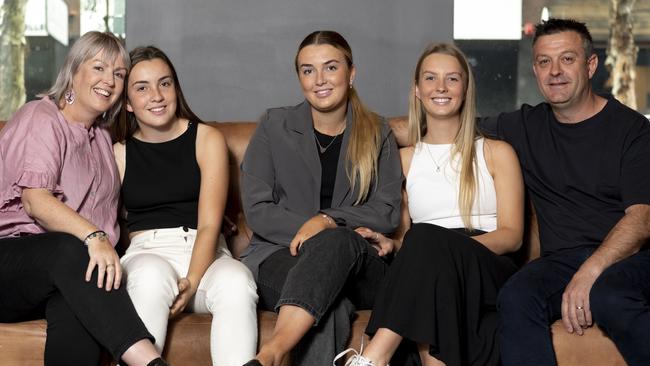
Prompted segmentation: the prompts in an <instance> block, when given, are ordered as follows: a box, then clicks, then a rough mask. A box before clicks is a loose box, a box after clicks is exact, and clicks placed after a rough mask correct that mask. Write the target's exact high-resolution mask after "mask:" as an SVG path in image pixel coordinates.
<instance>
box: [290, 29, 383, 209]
mask: <svg viewBox="0 0 650 366" xmlns="http://www.w3.org/2000/svg"><path fill="white" fill-rule="evenodd" d="M323 44H324V45H330V46H333V47H334V48H336V49H338V50H339V51H341V53H343V56H344V57H345V61H346V63H347V65H348V67H349V68H351V67H352V66H353V65H354V62H353V61H352V49H351V48H350V45H349V44H348V42H347V41H346V40H345V38H343V36H342V35H340V34H339V33H337V32H335V31H331V30H320V31H315V32H312V33H310V34H309V35H308V36H307V37H305V39H303V40H302V42H301V43H300V46H299V47H298V52H296V58H295V60H294V65H295V68H296V72H298V54H299V53H300V51H301V50H302V49H303V48H305V47H307V46H310V45H323ZM348 103H350V106H351V107H352V129H351V131H350V140H349V141H350V142H349V144H348V150H347V152H346V159H347V160H348V161H349V162H350V164H349V165H347V167H346V173H347V176H348V179H349V181H350V186H351V187H352V189H353V190H354V188H355V186H356V185H357V184H358V185H359V195H358V196H357V199H356V201H355V204H358V203H360V202H363V201H364V200H365V199H366V198H367V197H368V194H369V193H370V186H371V185H372V183H373V180H374V178H375V177H376V176H377V170H378V167H377V160H378V158H379V151H380V149H381V125H380V123H379V116H377V114H375V113H374V112H372V111H370V110H369V109H368V108H367V107H366V106H365V105H364V104H363V103H362V102H361V99H359V95H358V94H357V91H356V90H355V89H354V86H350V90H349V92H348Z"/></svg>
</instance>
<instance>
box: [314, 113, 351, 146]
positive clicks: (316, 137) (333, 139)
mask: <svg viewBox="0 0 650 366" xmlns="http://www.w3.org/2000/svg"><path fill="white" fill-rule="evenodd" d="M343 130H345V121H343V126H342V127H341V130H340V131H339V133H337V134H336V135H334V138H332V140H331V141H330V142H329V144H327V146H323V145H321V143H320V140H319V139H318V134H317V133H316V128H314V138H315V139H316V145H318V151H320V153H321V154H324V153H325V151H327V149H329V148H330V146H332V145H333V144H334V141H336V138H337V137H339V136H340V135H341V134H342V133H343ZM323 135H325V134H323Z"/></svg>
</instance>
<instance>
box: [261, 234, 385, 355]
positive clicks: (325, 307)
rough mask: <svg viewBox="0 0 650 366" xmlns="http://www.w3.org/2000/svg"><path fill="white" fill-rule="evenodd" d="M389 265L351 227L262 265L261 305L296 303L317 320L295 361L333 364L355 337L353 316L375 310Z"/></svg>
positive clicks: (276, 255)
mask: <svg viewBox="0 0 650 366" xmlns="http://www.w3.org/2000/svg"><path fill="white" fill-rule="evenodd" d="M387 269H388V263H387V261H386V260H384V259H383V258H381V257H379V256H378V255H377V251H376V250H375V249H374V248H372V247H371V246H370V245H369V244H368V242H367V241H366V240H365V239H363V238H362V237H361V236H360V235H359V234H357V233H356V232H354V231H353V230H350V229H348V228H336V229H327V230H324V231H322V232H320V233H318V234H317V235H315V236H314V237H312V238H310V239H309V240H307V241H305V243H304V244H303V245H302V247H301V248H300V252H299V254H298V255H297V256H296V257H293V256H291V254H290V253H289V249H288V248H283V249H282V250H279V251H277V252H275V253H273V254H272V255H271V256H269V258H267V259H266V260H265V261H264V262H263V263H262V264H261V265H260V267H259V276H258V282H257V286H258V291H259V295H260V301H259V307H260V308H262V309H265V310H276V311H277V310H279V308H280V307H281V306H282V305H296V306H299V307H301V308H303V309H305V310H306V311H307V312H309V313H310V314H311V315H312V316H313V317H314V319H315V324H314V327H313V328H312V330H311V331H310V332H308V333H307V334H306V335H305V337H303V339H302V340H301V342H300V343H299V344H298V346H296V348H295V349H294V351H293V354H292V364H294V365H330V364H331V363H332V360H333V359H334V356H336V354H337V353H338V352H340V351H342V350H343V348H344V347H345V344H346V343H347V341H348V338H349V336H350V326H351V316H352V315H353V312H354V311H355V310H356V309H358V310H362V309H371V308H372V306H373V302H374V298H375V294H376V293H377V290H378V288H379V284H380V283H381V280H382V279H383V277H384V275H385V273H386V271H387Z"/></svg>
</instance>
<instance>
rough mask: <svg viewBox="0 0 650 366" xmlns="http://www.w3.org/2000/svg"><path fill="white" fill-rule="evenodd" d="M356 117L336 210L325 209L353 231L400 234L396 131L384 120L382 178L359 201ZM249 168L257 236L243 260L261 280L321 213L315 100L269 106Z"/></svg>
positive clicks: (249, 211) (249, 208) (341, 166)
mask: <svg viewBox="0 0 650 366" xmlns="http://www.w3.org/2000/svg"><path fill="white" fill-rule="evenodd" d="M351 113H352V112H351V110H350V109H348V115H351ZM350 119H351V118H349V119H348V122H347V123H348V128H346V129H345V132H344V134H343V142H342V145H341V153H340V154H339V162H338V168H337V171H336V181H335V184H334V194H333V197H332V207H331V208H328V209H325V210H322V212H324V213H327V214H328V215H330V216H331V217H333V218H334V219H335V220H336V221H337V222H338V223H339V225H343V226H346V227H349V228H352V229H354V228H357V227H360V226H365V227H369V228H371V229H373V230H375V231H378V232H382V233H390V232H393V231H394V230H395V229H396V228H397V226H398V224H399V219H400V204H401V198H402V197H401V187H402V181H403V177H402V169H401V166H400V159H399V152H398V150H397V144H396V143H395V138H394V136H393V134H392V130H391V129H390V127H389V126H388V124H387V123H386V121H384V120H383V119H382V126H381V138H382V146H381V153H380V156H379V165H378V179H376V181H375V182H373V185H372V186H371V190H370V194H369V195H368V199H367V200H366V201H365V202H363V203H361V204H358V205H356V206H353V203H354V201H355V200H356V197H357V195H358V189H357V188H355V190H354V191H352V190H351V187H350V182H349V180H348V178H347V174H346V164H347V161H346V151H347V146H348V140H349V131H350V128H349V127H350V122H349V120H350ZM241 171H242V180H241V195H242V203H243V206H244V214H245V215H246V220H247V222H248V225H249V226H250V228H251V229H252V231H253V233H254V234H253V237H252V238H251V242H250V245H249V246H248V248H247V249H246V250H245V251H244V253H243V254H242V261H243V262H244V263H245V264H246V265H247V266H248V267H249V268H250V269H251V271H252V272H253V274H254V275H255V278H257V273H258V267H259V265H260V264H261V263H262V262H263V261H264V260H265V259H266V258H267V257H268V256H269V255H271V254H272V253H273V252H275V251H277V250H279V249H281V248H283V247H288V246H289V243H290V242H291V240H292V239H293V237H294V235H295V234H296V232H297V231H298V229H300V227H301V226H302V224H303V223H305V222H306V221H307V220H309V219H310V218H311V217H313V216H314V215H316V214H317V213H318V212H319V211H321V210H320V188H321V164H320V159H319V157H318V151H317V148H316V143H315V141H314V132H313V122H312V117H311V107H310V105H309V103H307V102H306V101H305V102H303V103H301V104H299V105H297V106H293V107H283V108H273V109H269V110H268V111H267V113H266V114H265V115H264V116H263V117H262V119H261V121H260V123H259V125H258V126H257V129H256V130H255V133H254V134H253V137H252V138H251V141H250V144H249V145H248V149H247V150H246V154H245V155H244V160H243V162H242V165H241Z"/></svg>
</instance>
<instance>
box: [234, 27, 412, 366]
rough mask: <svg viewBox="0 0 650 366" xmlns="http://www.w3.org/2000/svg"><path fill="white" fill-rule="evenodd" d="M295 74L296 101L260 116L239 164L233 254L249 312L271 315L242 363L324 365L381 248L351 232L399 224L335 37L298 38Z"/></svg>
mask: <svg viewBox="0 0 650 366" xmlns="http://www.w3.org/2000/svg"><path fill="white" fill-rule="evenodd" d="M295 67H296V71H297V73H298V78H299V81H300V85H301V87H302V90H303V93H304V95H305V99H306V100H305V101H304V102H303V103H301V104H299V105H297V106H294V107H284V108H273V109H270V110H268V112H267V113H266V115H265V116H264V117H263V118H262V120H261V122H260V124H259V125H258V127H257V130H256V131H255V134H254V135H253V138H252V139H251V142H250V144H249V146H248V150H247V151H246V155H245V157H244V161H243V163H242V167H241V169H242V202H243V205H244V212H245V214H246V218H247V221H248V224H249V226H250V227H251V228H252V230H253V232H254V235H253V237H252V239H251V243H250V246H249V247H248V249H247V251H246V252H245V253H244V254H243V255H242V258H243V261H244V263H245V264H246V265H247V266H249V268H250V269H251V270H252V271H253V273H254V274H255V276H256V279H257V283H258V291H259V294H260V305H259V306H260V307H262V308H265V309H269V310H276V311H279V316H278V321H277V323H276V327H275V330H274V333H273V337H272V339H271V340H270V341H269V342H268V343H266V344H265V345H264V346H263V347H262V349H261V350H260V352H259V353H258V354H257V356H256V359H255V360H252V361H250V362H249V363H247V365H264V366H272V365H278V364H279V363H280V362H281V361H282V359H283V358H284V356H285V355H286V354H287V353H288V352H289V351H291V350H292V349H293V350H294V352H293V355H292V361H293V362H292V363H293V364H295V365H326V364H329V362H331V360H332V359H333V358H334V356H335V355H336V353H337V352H338V351H340V350H342V349H343V348H344V346H345V343H346V342H347V340H348V337H349V334H350V317H351V315H352V312H353V311H354V310H355V308H356V309H364V308H366V309H369V308H371V307H372V305H373V299H374V295H375V293H376V290H377V287H378V284H379V282H380V281H381V279H382V278H383V276H384V273H385V272H386V269H387V266H388V262H387V260H386V255H387V254H390V253H391V252H392V250H393V248H392V247H380V246H377V245H375V246H374V247H373V243H375V242H374V241H373V240H372V238H370V241H367V240H366V239H364V238H362V237H361V235H360V234H358V233H357V232H355V231H354V230H355V229H356V228H358V227H369V228H372V229H373V230H374V231H376V232H380V233H386V234H388V233H391V232H392V231H394V230H395V229H396V228H397V226H398V224H399V218H400V201H401V185H402V180H403V179H402V173H401V167H400V162H399V153H398V151H397V145H396V143H395V140H394V138H393V136H392V132H391V129H390V128H389V127H388V125H387V123H386V122H385V121H384V120H383V119H381V118H379V117H378V116H377V115H376V114H374V113H372V112H371V111H369V110H367V109H366V108H365V107H364V106H363V104H362V103H361V101H360V100H359V98H358V96H357V94H356V91H355V90H354V87H353V84H352V83H353V81H354V76H355V72H356V70H355V67H354V65H353V63H352V52H351V50H350V46H349V45H348V43H347V42H346V40H345V39H344V38H343V37H342V36H341V35H340V34H338V33H336V32H333V31H317V32H314V33H312V34H310V35H308V36H307V37H306V38H305V39H304V40H303V41H302V43H301V44H300V47H299V49H298V54H297V55H296V59H295ZM296 346H298V347H296ZM294 347H295V348H294Z"/></svg>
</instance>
